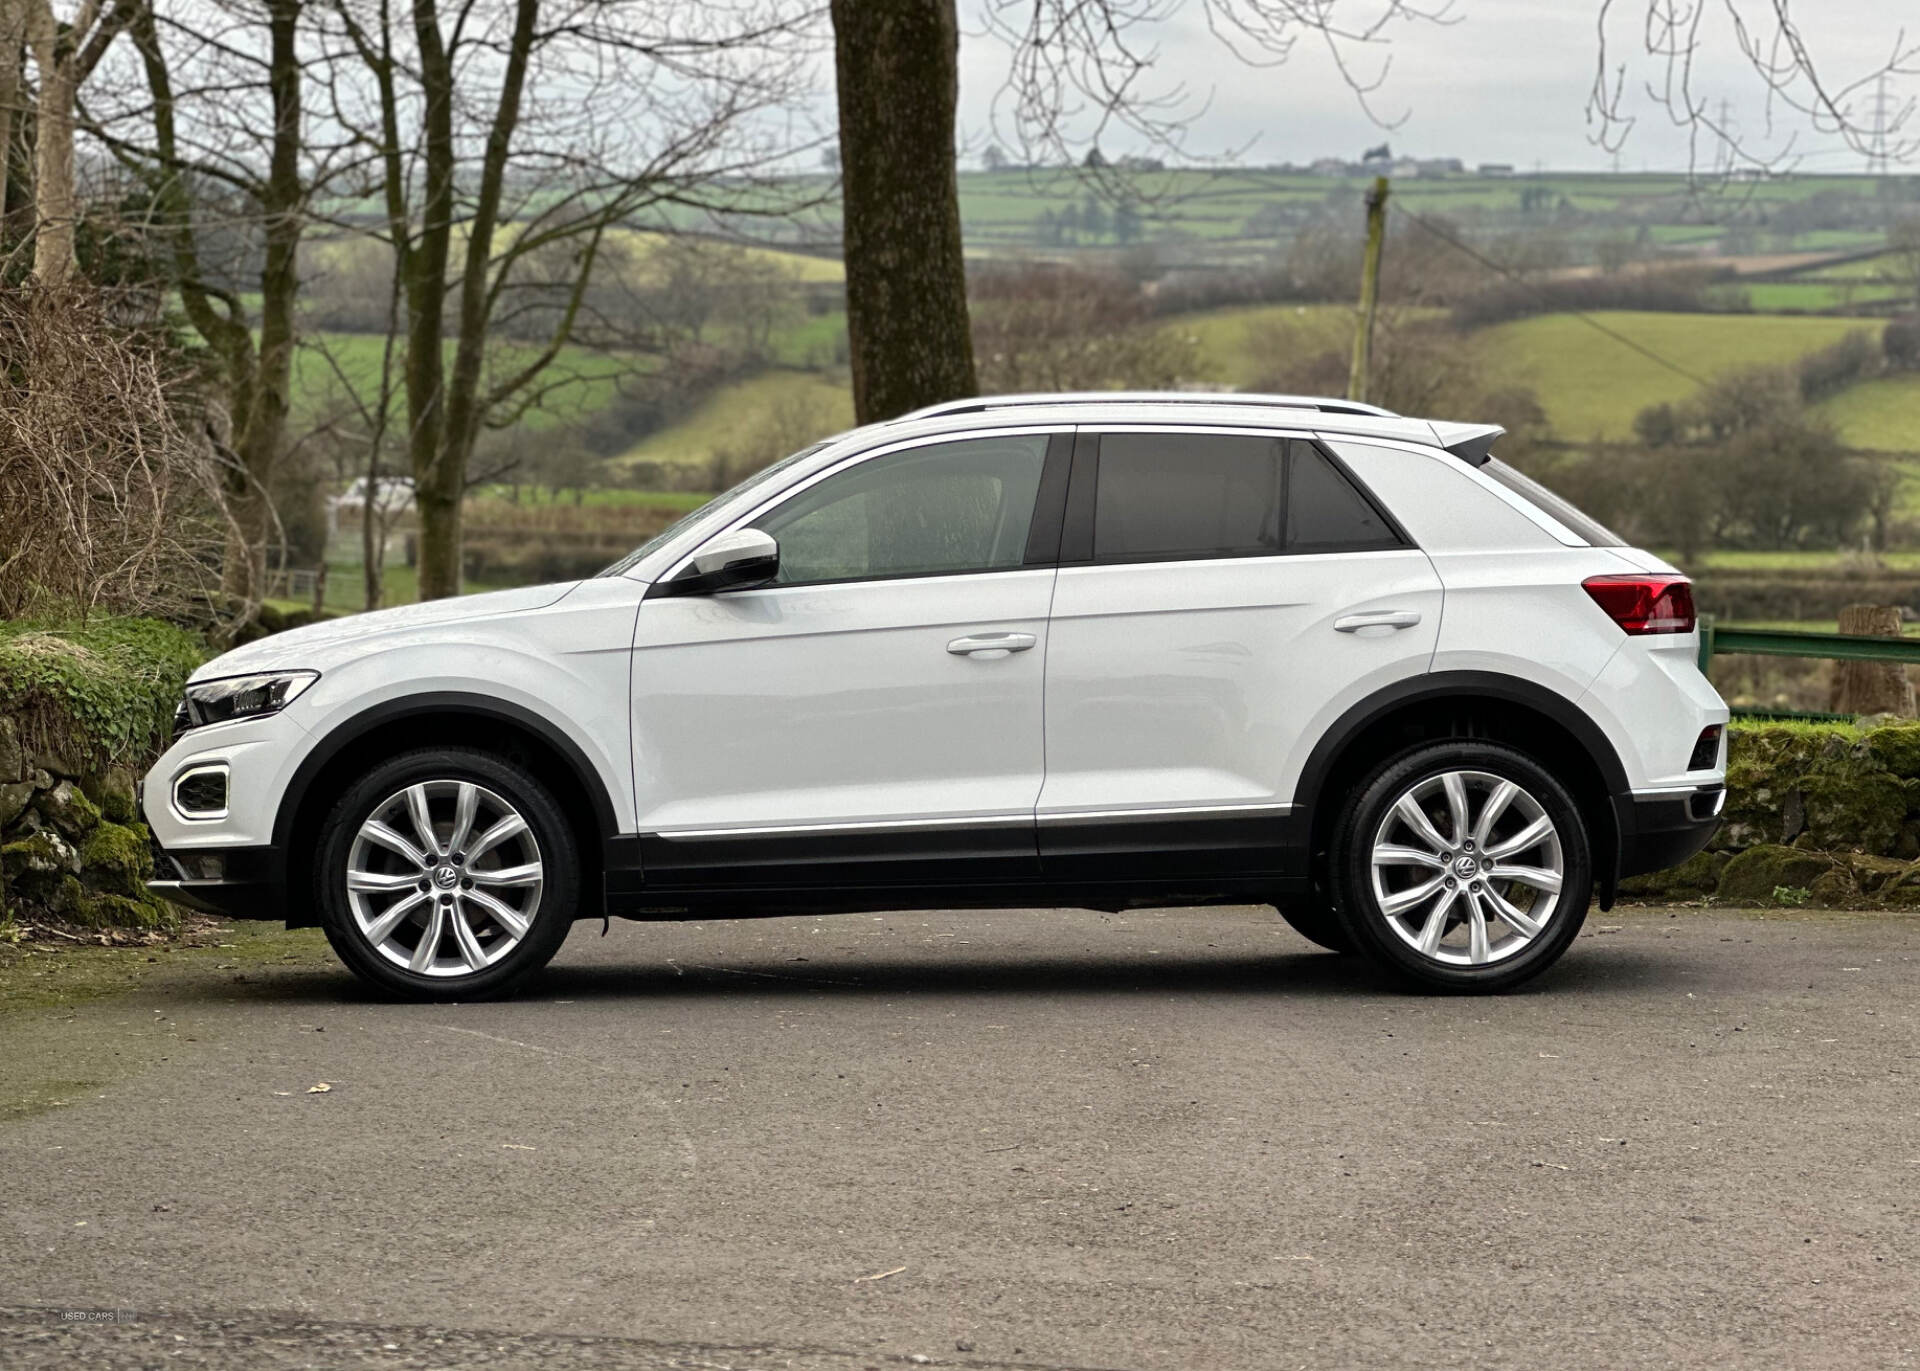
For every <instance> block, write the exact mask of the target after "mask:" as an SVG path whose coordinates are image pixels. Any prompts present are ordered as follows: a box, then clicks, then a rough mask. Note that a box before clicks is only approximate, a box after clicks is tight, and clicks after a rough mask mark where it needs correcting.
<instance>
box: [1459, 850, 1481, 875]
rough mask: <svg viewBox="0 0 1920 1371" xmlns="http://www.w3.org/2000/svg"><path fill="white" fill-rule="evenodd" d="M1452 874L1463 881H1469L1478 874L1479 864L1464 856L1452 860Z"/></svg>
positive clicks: (1473, 859)
mask: <svg viewBox="0 0 1920 1371" xmlns="http://www.w3.org/2000/svg"><path fill="white" fill-rule="evenodd" d="M1453 874H1454V875H1456V876H1458V877H1459V878H1460V879H1461V880H1463V881H1470V880H1472V879H1473V878H1474V877H1475V876H1478V875H1479V874H1480V863H1479V862H1478V861H1477V860H1476V859H1475V858H1472V857H1468V856H1465V855H1462V856H1459V857H1455V858H1454V859H1453Z"/></svg>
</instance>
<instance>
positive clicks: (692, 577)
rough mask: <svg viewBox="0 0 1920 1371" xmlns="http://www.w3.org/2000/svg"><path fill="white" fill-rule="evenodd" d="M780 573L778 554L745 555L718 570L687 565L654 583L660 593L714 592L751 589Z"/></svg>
mask: <svg viewBox="0 0 1920 1371" xmlns="http://www.w3.org/2000/svg"><path fill="white" fill-rule="evenodd" d="M779 574H780V556H779V554H778V553H775V554H774V555H773V556H771V557H748V558H745V559H744V560H742V561H738V562H729V563H727V565H725V566H723V567H721V568H720V569H719V570H717V571H706V572H700V571H695V570H694V569H693V568H692V567H691V566H689V567H688V568H687V569H686V570H685V571H683V572H681V573H680V574H679V575H678V576H676V577H674V578H673V579H672V580H671V581H666V582H664V583H662V584H661V585H660V586H659V587H657V591H656V593H658V594H661V595H717V594H719V593H720V592H721V591H723V590H754V589H756V588H758V587H760V586H764V585H766V584H768V583H769V582H771V581H772V580H773V578H774V577H776V576H778V575H779Z"/></svg>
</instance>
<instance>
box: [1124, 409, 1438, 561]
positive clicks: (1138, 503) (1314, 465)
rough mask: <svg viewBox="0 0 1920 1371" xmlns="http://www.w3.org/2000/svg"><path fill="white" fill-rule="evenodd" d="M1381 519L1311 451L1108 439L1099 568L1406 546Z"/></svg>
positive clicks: (1297, 443) (1218, 439) (1234, 438)
mask: <svg viewBox="0 0 1920 1371" xmlns="http://www.w3.org/2000/svg"><path fill="white" fill-rule="evenodd" d="M1400 545H1401V540H1400V538H1399V536H1398V535H1397V534H1396V533H1395V531H1394V530H1393V528H1392V527H1391V526H1390V525H1389V524H1388V523H1387V521H1386V519H1385V518H1384V517H1383V516H1382V515H1381V513H1380V511H1379V510H1378V509H1376V508H1375V507H1374V505H1373V504H1372V502H1371V501H1370V500H1368V498H1367V497H1366V496H1365V495H1363V494H1362V493H1361V492H1360V491H1359V490H1358V489H1357V488H1356V487H1355V486H1354V484H1353V482H1352V481H1351V480H1349V479H1348V478H1347V476H1346V475H1345V474H1344V473H1343V472H1342V471H1341V470H1340V469H1339V468H1338V467H1337V466H1335V465H1334V464H1333V463H1332V462H1331V461H1330V460H1328V458H1327V457H1326V455H1325V454H1324V453H1322V452H1320V451H1319V449H1317V448H1316V447H1314V445H1313V444H1312V443H1309V442H1306V441H1303V440H1301V439H1295V438H1265V437H1258V436H1253V435H1238V434H1219V433H1178V432H1169V433H1108V434H1103V435H1102V436H1101V438H1100V468H1099V482H1098V486H1097V489H1096V493H1095V498H1094V515H1093V556H1094V560H1095V561H1100V562H1133V561H1155V560H1171V559H1180V558H1206V557H1259V556H1273V555H1276V554H1278V553H1282V552H1349V551H1363V550H1368V549H1372V548H1389V547H1399V546H1400Z"/></svg>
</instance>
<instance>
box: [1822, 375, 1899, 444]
mask: <svg viewBox="0 0 1920 1371" xmlns="http://www.w3.org/2000/svg"><path fill="white" fill-rule="evenodd" d="M1820 412H1821V413H1823V414H1825V415H1826V416H1827V417H1828V418H1830V419H1832V420H1833V421H1834V423H1835V424H1837V425H1838V426H1839V429H1840V438H1841V441H1843V442H1844V443H1846V444H1847V446H1849V447H1857V448H1863V449H1865V450H1867V451H1869V452H1920V375H1910V376H1885V377H1882V378H1880V379H1879V380H1877V381H1866V382H1863V383H1861V384H1860V385H1857V386H1853V387H1851V388H1850V389H1848V390H1845V391H1842V392H1841V393H1840V394H1838V395H1836V396H1834V397H1833V398H1832V399H1831V400H1828V401H1826V402H1825V403H1824V404H1822V405H1821V406H1820Z"/></svg>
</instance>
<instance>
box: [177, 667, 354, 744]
mask: <svg viewBox="0 0 1920 1371" xmlns="http://www.w3.org/2000/svg"><path fill="white" fill-rule="evenodd" d="M319 679H320V673H319V672H317V671H265V672H261V673H259V674H257V675H253V676H224V677H221V678H220V679H219V680H214V681H195V682H193V683H192V684H191V685H189V686H188V687H187V693H186V697H185V698H184V699H182V700H181V701H180V707H179V708H178V709H177V710H175V711H174V719H173V722H174V732H176V733H184V732H186V731H187V730H188V729H190V728H199V727H201V726H203V725H205V724H224V723H228V722H230V721H231V720H234V719H259V718H264V717H265V716H267V715H269V714H278V713H279V712H280V711H281V710H283V709H285V708H286V707H287V706H288V705H289V704H291V703H293V701H295V700H296V699H298V698H299V697H300V693H301V692H302V691H304V690H305V689H306V688H307V687H308V686H310V685H312V684H313V683H314V682H315V681H317V680H319Z"/></svg>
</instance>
